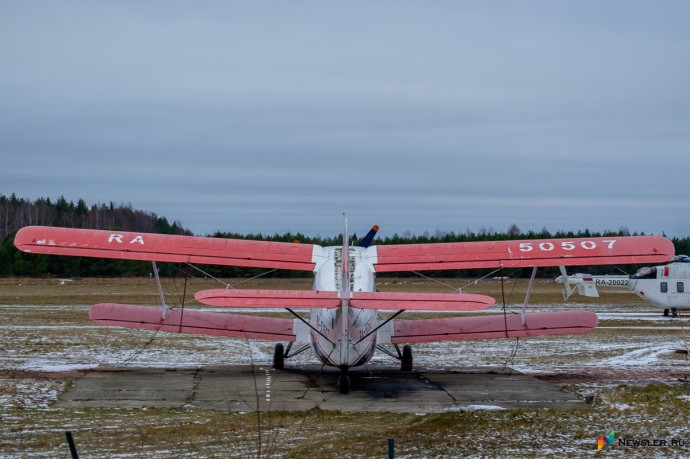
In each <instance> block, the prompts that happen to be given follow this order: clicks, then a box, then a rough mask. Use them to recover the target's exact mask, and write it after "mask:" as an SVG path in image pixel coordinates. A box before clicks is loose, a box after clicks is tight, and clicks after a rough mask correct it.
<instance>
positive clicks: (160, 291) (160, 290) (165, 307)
mask: <svg viewBox="0 0 690 459" xmlns="http://www.w3.org/2000/svg"><path fill="white" fill-rule="evenodd" d="M151 264H152V265H153V275H154V276H156V285H158V295H159V296H160V298H161V306H162V307H163V312H162V313H161V317H162V318H163V320H165V319H166V317H167V316H168V305H167V304H165V297H164V296H163V287H162V286H161V278H160V277H159V276H158V267H157V266H156V262H155V261H152V262H151Z"/></svg>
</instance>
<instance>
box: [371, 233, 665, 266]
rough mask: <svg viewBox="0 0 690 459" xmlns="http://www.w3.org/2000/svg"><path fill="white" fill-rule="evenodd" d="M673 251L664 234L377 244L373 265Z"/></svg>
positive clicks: (631, 256) (604, 260) (618, 259)
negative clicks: (662, 235)
mask: <svg viewBox="0 0 690 459" xmlns="http://www.w3.org/2000/svg"><path fill="white" fill-rule="evenodd" d="M674 253H675V248H674V246H673V243H672V242H671V241H669V240H668V239H666V238H665V237H660V236H612V237H592V238H571V239H535V240H521V241H484V242H451V243H438V244H404V245H382V246H377V247H376V257H377V260H376V262H375V265H374V266H375V269H376V271H377V272H388V271H423V270H437V269H438V270H442V269H471V268H498V267H506V268H523V267H534V266H582V265H603V264H636V263H663V262H667V261H669V260H670V259H671V257H673V255H674Z"/></svg>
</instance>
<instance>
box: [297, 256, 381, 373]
mask: <svg viewBox="0 0 690 459" xmlns="http://www.w3.org/2000/svg"><path fill="white" fill-rule="evenodd" d="M345 250H347V251H348V252H349V254H348V256H346V257H343V252H344V251H345ZM372 253H375V252H373V251H371V250H369V249H366V248H362V247H349V248H344V247H323V248H319V253H315V256H314V258H315V260H318V261H317V265H316V268H315V270H314V273H315V276H314V290H317V291H335V292H339V294H340V300H341V304H340V306H339V307H338V308H332V309H314V310H312V312H311V317H310V320H309V323H310V325H311V326H312V327H313V328H312V329H311V330H310V334H311V344H312V347H313V350H314V353H315V354H316V355H317V356H318V358H319V359H320V360H321V361H322V362H323V363H325V364H327V365H332V366H335V367H340V368H347V367H354V366H358V365H363V364H364V363H366V362H367V361H368V360H369V359H370V358H371V356H372V355H373V354H374V350H375V347H376V333H375V332H373V331H374V330H375V328H376V326H377V325H378V323H379V321H378V318H377V317H378V315H377V312H376V311H375V310H371V309H358V308H353V307H351V306H350V305H349V295H350V292H353V291H354V292H373V291H375V289H376V285H375V274H374V267H373V263H372V260H371V255H372ZM343 263H347V264H346V265H345V266H343Z"/></svg>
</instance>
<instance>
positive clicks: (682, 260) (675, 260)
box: [671, 255, 690, 263]
mask: <svg viewBox="0 0 690 459" xmlns="http://www.w3.org/2000/svg"><path fill="white" fill-rule="evenodd" d="M671 263H690V257H689V256H687V255H676V256H675V257H673V258H672V259H671Z"/></svg>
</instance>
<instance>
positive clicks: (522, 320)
mask: <svg viewBox="0 0 690 459" xmlns="http://www.w3.org/2000/svg"><path fill="white" fill-rule="evenodd" d="M535 277H537V267H536V266H535V267H534V268H532V277H530V278H529V285H527V293H526V294H525V302H524V303H522V310H521V311H520V323H521V324H522V325H525V309H526V308H527V303H528V302H529V296H530V295H531V294H532V286H533V285H534V278H535Z"/></svg>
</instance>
